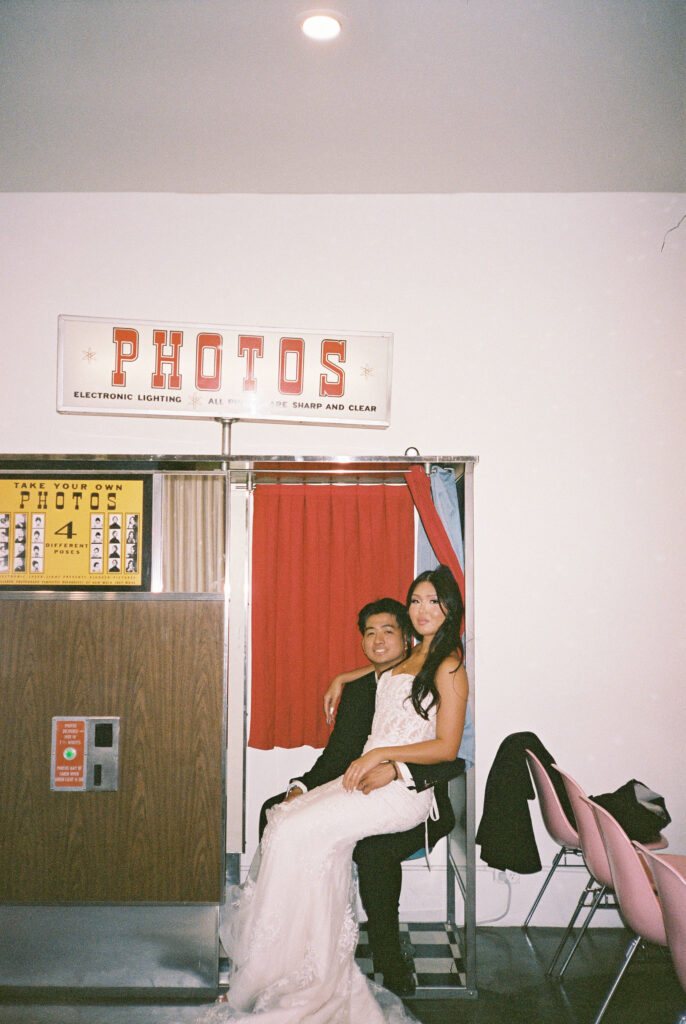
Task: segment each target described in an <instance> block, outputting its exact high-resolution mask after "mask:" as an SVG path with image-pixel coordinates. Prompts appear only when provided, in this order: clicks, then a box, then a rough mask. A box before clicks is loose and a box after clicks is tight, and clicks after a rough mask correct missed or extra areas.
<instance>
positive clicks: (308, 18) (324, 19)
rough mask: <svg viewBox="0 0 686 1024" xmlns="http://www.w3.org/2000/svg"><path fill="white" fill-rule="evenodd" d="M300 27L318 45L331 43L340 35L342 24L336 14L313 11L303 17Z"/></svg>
mask: <svg viewBox="0 0 686 1024" xmlns="http://www.w3.org/2000/svg"><path fill="white" fill-rule="evenodd" d="M300 27H301V28H302V30H303V32H304V33H305V35H306V36H307V37H308V38H309V39H316V41H317V42H318V43H325V42H329V40H331V39H335V38H336V37H337V36H338V35H340V31H341V23H340V21H339V20H338V18H337V17H336V16H335V15H334V14H326V13H324V12H322V11H319V12H315V11H313V12H312V13H310V14H306V15H304V16H303V20H302V21H301V23H300Z"/></svg>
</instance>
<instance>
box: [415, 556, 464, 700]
mask: <svg viewBox="0 0 686 1024" xmlns="http://www.w3.org/2000/svg"><path fill="white" fill-rule="evenodd" d="M424 582H426V583H430V584H431V585H432V586H433V588H434V589H435V591H436V597H437V598H438V601H439V604H440V606H441V610H442V612H443V613H444V615H445V619H444V620H443V622H442V623H441V625H440V627H439V629H438V631H437V633H436V635H435V636H434V638H433V640H432V641H431V645H430V647H429V653H428V655H427V657H426V661H425V662H424V664H423V665H422V667H421V669H420V670H419V672H418V673H417V675H416V676H415V677H414V682H413V683H412V693H411V694H410V697H411V699H412V705H413V707H414V709H415V711H416V712H417V714H418V715H421V716H422V718H428V717H429V711H430V709H431V708H432V707H433V706H434V704H435V705H436V706H438V705H439V704H440V702H441V697H440V694H439V692H438V690H437V689H436V682H435V677H436V672H437V671H438V666H439V665H440V664H441V662H442V661H443V660H444V658H447V657H448V655H449V654H453V653H455V652H457V655H458V657H459V659H460V665H461V664H462V662H463V661H464V648H463V646H462V637H461V633H462V621H463V618H464V602H463V600H462V594H461V593H460V588H459V587H458V585H457V583H456V582H455V577H454V576H453V574H452V572H451V571H450V569H449V568H448V566H447V565H439V566H438V568H437V569H429V570H427V571H426V572H422V573H420V574H419V576H417V579H416V580H413V581H412V585H411V586H410V589H409V590H408V592H407V601H406V602H405V603H406V605H407V607H408V609H409V607H410V601H411V600H412V595H413V594H414V591H415V589H416V587H417V586H418V585H419V584H420V583H424ZM413 633H414V635H415V636H416V637H417V639H418V640H421V639H422V637H421V634H420V633H417V631H416V630H414V629H413ZM458 667H459V666H458ZM427 697H430V700H429V701H428V702H427V703H424V702H425V701H426V698H427Z"/></svg>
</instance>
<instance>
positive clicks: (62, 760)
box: [52, 718, 86, 789]
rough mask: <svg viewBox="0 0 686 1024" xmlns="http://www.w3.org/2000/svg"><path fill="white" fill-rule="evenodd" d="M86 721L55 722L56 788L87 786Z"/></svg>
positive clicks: (54, 770) (63, 720) (54, 774)
mask: <svg viewBox="0 0 686 1024" xmlns="http://www.w3.org/2000/svg"><path fill="white" fill-rule="evenodd" d="M85 751H86V723H85V722H84V721H83V719H78V718H77V719H73V720H69V719H62V720H59V721H56V722H55V762H54V768H53V780H52V782H53V786H54V788H55V789H83V788H84V786H85V770H84V769H85Z"/></svg>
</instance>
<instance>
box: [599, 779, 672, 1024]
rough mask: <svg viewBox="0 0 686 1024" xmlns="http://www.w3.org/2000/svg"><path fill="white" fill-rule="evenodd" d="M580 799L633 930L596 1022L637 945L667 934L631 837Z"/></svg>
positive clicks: (662, 943)
mask: <svg viewBox="0 0 686 1024" xmlns="http://www.w3.org/2000/svg"><path fill="white" fill-rule="evenodd" d="M580 799H581V800H582V801H583V803H584V804H585V805H586V806H587V807H589V808H590V809H591V812H592V814H593V816H594V817H595V820H596V824H597V826H598V830H599V832H600V836H601V839H602V841H603V845H604V847H605V853H606V854H607V860H608V862H609V865H610V872H611V874H612V885H613V888H614V891H615V895H616V897H617V903H618V905H619V912H620V914H621V916H622V919H623V920H624V923H625V924H626V925H627V927H628V928H630V929H631V931H632V932H633V936H632V938H631V941H630V942H629V945H628V946H627V949H626V952H625V954H624V962H623V963H622V965H621V967H620V968H619V971H618V972H617V976H616V977H615V980H614V981H613V983H612V985H611V987H610V991H609V992H608V994H607V996H606V997H605V1001H604V1003H603V1005H602V1006H601V1008H600V1010H599V1012H598V1016H597V1017H596V1019H595V1021H594V1024H599V1021H600V1019H601V1018H602V1016H603V1014H604V1013H605V1010H606V1009H607V1007H608V1004H609V1002H610V1000H611V999H612V996H613V995H614V993H615V989H616V988H617V986H618V985H619V982H620V981H621V980H622V977H623V975H624V972H625V970H626V969H627V967H628V966H629V963H630V962H631V958H632V957H633V955H634V953H635V952H636V950H637V949H638V948H639V946H643V945H645V943H646V942H652V943H654V944H655V945H657V946H666V945H667V936H666V934H665V925H664V920H663V917H662V908H661V907H660V902H659V900H658V898H657V896H656V895H655V892H654V891H653V886H652V882H651V879H650V877H649V875H648V872H647V871H646V867H645V864H644V862H643V860H642V859H641V857H640V856H639V854H638V852H637V850H636V849H635V847H634V845H633V843H632V841H631V840H630V839H629V837H628V835H627V834H626V832H625V831H624V829H623V828H622V826H621V825H620V824H619V822H618V821H617V820H616V819H615V818H613V817H612V815H611V814H610V813H609V812H608V811H606V810H605V808H604V807H600V806H599V804H596V803H594V802H593V801H592V800H589V799H588V798H587V797H585V796H582V797H581V798H580ZM685 884H686V883H685Z"/></svg>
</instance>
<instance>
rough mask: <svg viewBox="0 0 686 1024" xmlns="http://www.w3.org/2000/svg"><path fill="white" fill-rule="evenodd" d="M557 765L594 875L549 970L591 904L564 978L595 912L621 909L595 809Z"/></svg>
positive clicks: (587, 862) (591, 873)
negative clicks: (616, 897) (577, 921)
mask: <svg viewBox="0 0 686 1024" xmlns="http://www.w3.org/2000/svg"><path fill="white" fill-rule="evenodd" d="M553 768H554V769H555V770H556V771H558V772H559V773H560V775H561V776H562V781H563V782H564V787H565V789H566V790H567V796H568V797H569V802H570V804H571V805H572V810H573V812H574V817H575V818H576V827H577V831H578V833H579V840H580V842H581V852H582V854H583V857H584V861H585V863H586V867H587V868H588V873H589V875H590V878H589V880H588V884H587V885H586V888H585V889H584V891H583V892H582V893H581V896H580V897H579V902H578V903H577V905H576V910H575V911H574V913H573V914H572V917H571V920H570V922H569V924H568V925H567V930H566V931H565V933H564V935H563V936H562V939H561V940H560V944H559V946H558V947H557V949H556V950H555V956H554V957H553V959H552V962H551V964H550V967H549V968H548V970H547V972H546V973H547V974H552V973H553V971H554V968H555V964H556V963H557V961H558V959H559V958H560V955H561V953H562V950H563V949H564V947H565V945H566V944H567V940H568V939H569V937H570V935H571V934H572V932H573V930H574V925H575V924H576V919H577V918H578V916H579V914H580V913H581V911H582V909H583V908H584V907H589V911H588V914H587V915H586V919H585V920H584V923H583V925H582V926H581V930H580V932H579V934H578V935H577V937H576V939H575V941H574V944H573V946H572V948H571V950H570V952H569V955H568V957H567V959H566V960H565V962H564V963H563V965H562V967H561V969H560V970H559V971H558V975H557V976H558V978H561V977H562V976H563V974H564V973H565V971H566V970H567V968H568V967H569V963H570V961H571V959H572V957H573V956H574V954H575V953H576V951H577V949H578V946H579V943H580V942H581V940H582V938H583V937H584V935H585V934H586V929H587V928H588V926H589V924H590V923H591V920H592V919H593V915H594V914H595V912H596V910H597V909H598V907H602V908H609V909H611V910H615V909H616V908H617V901H616V900H615V897H614V890H613V888H612V872H611V871H610V864H609V861H608V859H607V854H606V853H605V847H604V846H603V840H602V838H601V836H600V832H599V830H598V826H597V824H596V820H595V818H594V816H593V811H592V810H591V808H590V807H589V806H588V804H587V803H584V801H583V799H582V798H583V797H585V796H586V794H585V793H584V791H583V789H582V788H581V786H580V785H579V783H578V782H575V781H574V779H573V778H572V777H571V775H568V774H567V773H566V772H563V771H562V769H561V768H558V766H557V765H553Z"/></svg>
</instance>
